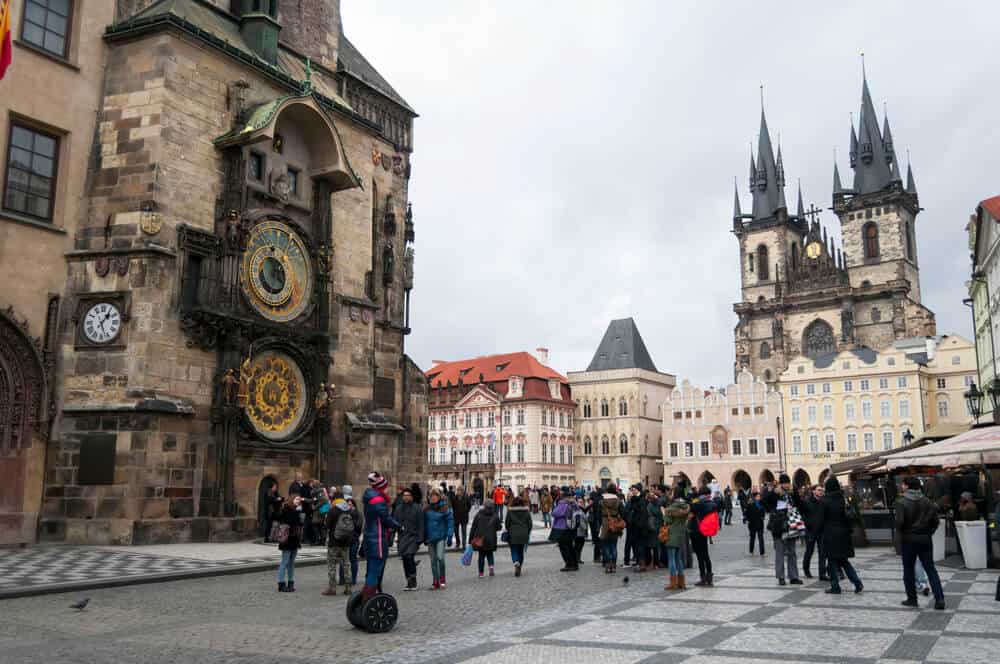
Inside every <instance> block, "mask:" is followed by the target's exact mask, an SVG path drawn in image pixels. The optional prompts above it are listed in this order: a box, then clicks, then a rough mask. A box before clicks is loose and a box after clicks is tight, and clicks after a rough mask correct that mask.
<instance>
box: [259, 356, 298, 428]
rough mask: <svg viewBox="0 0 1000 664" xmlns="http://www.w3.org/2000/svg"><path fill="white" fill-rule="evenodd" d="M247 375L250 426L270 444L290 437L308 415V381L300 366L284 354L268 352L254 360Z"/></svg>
mask: <svg viewBox="0 0 1000 664" xmlns="http://www.w3.org/2000/svg"><path fill="white" fill-rule="evenodd" d="M248 373H249V377H248V380H247V406H246V409H245V412H246V414H247V418H248V419H249V420H250V424H252V425H253V428H254V429H255V430H256V431H257V433H258V434H260V435H261V436H263V437H264V438H267V439H268V440H283V439H285V438H289V437H291V436H292V435H293V434H294V433H295V432H296V430H297V429H298V428H299V426H300V425H301V424H302V420H303V418H304V417H305V414H306V381H305V377H304V376H303V375H302V370H301V369H300V368H299V365H298V364H296V362H295V360H293V359H292V358H291V357H289V356H288V355H285V354H284V353H281V352H279V351H265V352H263V353H258V354H257V355H255V356H254V358H253V360H252V361H251V363H250V370H249V372H248Z"/></svg>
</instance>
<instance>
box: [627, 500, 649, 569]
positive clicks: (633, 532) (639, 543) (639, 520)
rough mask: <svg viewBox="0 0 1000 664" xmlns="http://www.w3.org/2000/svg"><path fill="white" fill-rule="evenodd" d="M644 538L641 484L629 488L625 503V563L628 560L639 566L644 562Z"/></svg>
mask: <svg viewBox="0 0 1000 664" xmlns="http://www.w3.org/2000/svg"><path fill="white" fill-rule="evenodd" d="M645 540H646V502H645V501H644V500H643V498H642V485H641V484H634V485H632V486H631V487H630V488H629V491H628V501H626V503H625V565H626V566H627V565H628V564H629V560H632V562H634V563H635V566H636V568H640V567H641V566H642V565H643V564H644V563H645V559H644V557H643V549H644V546H643V545H644V544H645Z"/></svg>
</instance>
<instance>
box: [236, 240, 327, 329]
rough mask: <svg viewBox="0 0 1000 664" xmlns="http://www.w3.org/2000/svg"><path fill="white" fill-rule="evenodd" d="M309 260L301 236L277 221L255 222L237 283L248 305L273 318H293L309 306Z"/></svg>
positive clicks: (285, 319) (310, 267) (288, 319)
mask: <svg viewBox="0 0 1000 664" xmlns="http://www.w3.org/2000/svg"><path fill="white" fill-rule="evenodd" d="M312 280H313V274H312V261H311V260H310V258H309V252H308V250H307V249H306V247H305V243H304V242H303V241H302V238H300V237H299V235H298V234H297V233H296V232H295V231H293V230H292V229H291V228H289V227H288V226H287V225H285V224H283V223H281V222H279V221H265V222H262V223H260V224H257V226H256V227H254V229H253V231H251V233H250V237H249V239H248V241H247V249H246V253H244V255H243V260H242V261H241V262H240V283H241V285H242V288H243V292H244V294H245V295H246V297H247V299H248V300H249V301H250V304H251V306H252V307H253V308H254V309H255V310H256V311H257V312H258V313H259V314H260V315H262V316H264V317H265V318H267V319H269V320H272V321H275V322H279V323H282V322H288V321H292V320H295V319H296V318H298V317H299V316H300V315H302V313H303V312H305V310H306V309H307V308H308V307H309V302H310V295H311V293H312V287H313V281H312Z"/></svg>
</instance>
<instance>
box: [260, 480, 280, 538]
mask: <svg viewBox="0 0 1000 664" xmlns="http://www.w3.org/2000/svg"><path fill="white" fill-rule="evenodd" d="M277 485H278V480H276V479H274V477H272V476H271V475H267V476H265V477H264V478H263V479H261V481H260V484H259V485H258V486H257V532H258V533H260V534H261V535H262V536H263V537H264V539H267V537H268V535H269V534H270V533H268V531H267V530H268V529H267V525H268V511H269V508H270V500H268V494H269V493H270V492H271V487H274V486H277Z"/></svg>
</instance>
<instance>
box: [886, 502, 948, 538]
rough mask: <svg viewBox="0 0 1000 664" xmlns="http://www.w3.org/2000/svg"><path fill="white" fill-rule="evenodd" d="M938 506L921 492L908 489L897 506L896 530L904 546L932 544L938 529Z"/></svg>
mask: <svg viewBox="0 0 1000 664" xmlns="http://www.w3.org/2000/svg"><path fill="white" fill-rule="evenodd" d="M939 523H940V517H939V516H938V508H937V506H936V505H935V504H934V503H932V502H931V500H930V498H928V497H927V496H925V495H924V494H923V493H922V492H921V491H917V490H915V489H907V490H906V491H904V492H903V497H902V499H901V500H900V501H899V502H898V503H897V504H896V530H897V531H898V532H899V538H900V542H902V543H903V544H930V543H931V541H932V536H933V535H934V531H935V530H937V529H938V524H939Z"/></svg>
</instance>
